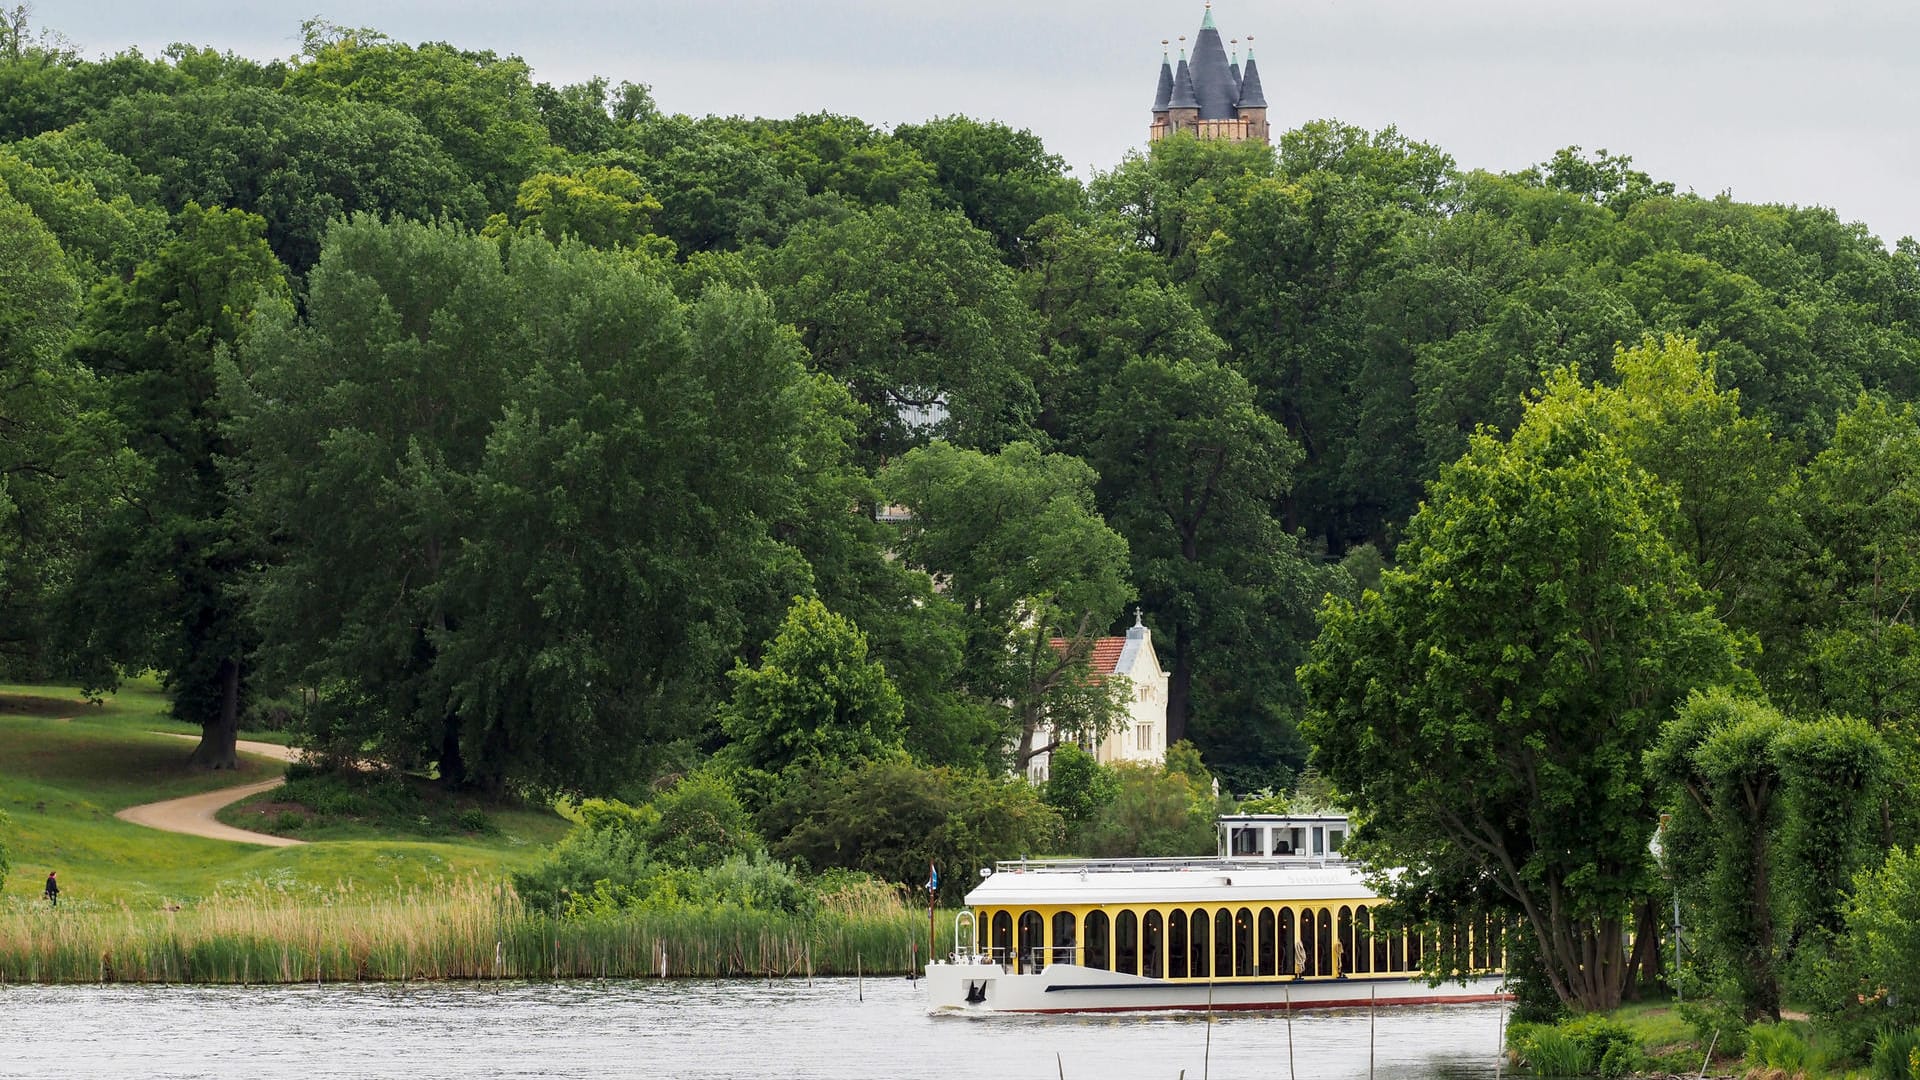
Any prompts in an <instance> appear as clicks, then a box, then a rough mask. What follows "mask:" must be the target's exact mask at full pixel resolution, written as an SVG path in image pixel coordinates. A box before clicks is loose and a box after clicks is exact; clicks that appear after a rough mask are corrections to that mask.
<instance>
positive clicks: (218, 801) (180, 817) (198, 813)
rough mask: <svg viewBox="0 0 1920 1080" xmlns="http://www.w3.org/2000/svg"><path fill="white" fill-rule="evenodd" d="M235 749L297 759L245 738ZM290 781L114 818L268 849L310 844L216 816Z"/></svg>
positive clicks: (130, 810)
mask: <svg viewBox="0 0 1920 1080" xmlns="http://www.w3.org/2000/svg"><path fill="white" fill-rule="evenodd" d="M167 734H170V733H167ZM174 737H175V738H180V739H194V738H198V736H196V735H176V736H174ZM234 747H235V749H237V750H239V751H240V752H241V753H243V754H254V755H257V756H259V757H265V758H272V759H274V760H275V761H292V760H294V759H295V757H296V756H297V754H296V752H295V751H294V750H292V749H291V748H289V747H285V746H276V745H274V744H273V743H263V742H254V741H253V740H251V739H242V740H240V741H239V742H237V743H235V744H234ZM286 782H287V778H286V777H284V776H276V777H274V778H273V779H271V780H261V781H259V782H257V783H252V784H241V785H240V786H239V787H230V788H221V789H219V790H218V791H207V792H202V793H201V794H199V795H188V796H186V797H185V798H181V799H166V800H164V801H162V802H152V803H143V804H141V805H139V806H129V807H127V808H126V809H125V810H122V811H120V812H119V813H117V814H115V815H113V816H114V817H117V818H119V819H120V820H122V821H131V822H133V823H134V824H135V825H145V826H146V827H147V828H149V829H159V830H160V831H161V832H171V833H185V834H186V835H188V836H204V837H206V838H207V839H209V840H231V841H233V842H235V843H238V844H261V845H264V846H266V847H293V846H295V845H298V844H304V843H306V841H305V840H295V839H292V838H291V837H286V836H269V835H267V834H266V833H257V832H250V831H248V830H246V829H236V828H234V827H233V826H231V825H223V824H221V823H220V822H219V821H217V820H215V818H214V815H215V814H216V813H219V811H220V809H221V808H222V807H224V806H228V805H230V804H232V803H237V802H239V801H240V800H241V799H244V798H246V797H247V796H249V795H257V794H259V793H260V792H262V791H272V790H273V789H274V788H277V787H279V786H280V785H281V784H284V783H286Z"/></svg>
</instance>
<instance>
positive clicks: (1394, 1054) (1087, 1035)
mask: <svg viewBox="0 0 1920 1080" xmlns="http://www.w3.org/2000/svg"><path fill="white" fill-rule="evenodd" d="M862 993H864V996H865V1000H861V995H862ZM1374 1023H1375V1024H1376V1025H1377V1027H1376V1031H1375V1034H1374V1036H1373V1050H1374V1057H1375V1061H1374V1073H1373V1075H1374V1076H1376V1077H1378V1078H1379V1080H1440V1078H1445V1080H1480V1078H1483V1077H1492V1076H1494V1075H1495V1070H1494V1064H1495V1060H1496V1051H1497V1049H1498V1046H1499V1028H1500V1023H1501V1012H1500V1007H1499V1006H1496V1005H1452V1006H1433V1007H1421V1008H1397V1009H1382V1010H1380V1011H1379V1012H1378V1013H1377V1014H1376V1015H1375V1017H1374ZM1288 1034H1289V1031H1288V1023H1287V1020H1286V1018H1285V1017H1283V1016H1268V1015H1250V1014H1245V1013H1234V1014H1223V1015H1220V1016H1217V1017H1215V1018H1214V1020H1213V1022H1212V1023H1211V1024H1209V1023H1208V1022H1207V1020H1206V1018H1205V1017H1204V1016H1194V1015H1190V1014H1166V1015H1145V1016H1141V1015H1135V1016H1122V1017H1115V1016H1111V1015H1107V1016H1091V1015H1090V1016H1085V1017H1070V1016H1069V1017H1060V1016H1049V1017H1016V1016H996V1017H960V1016H928V1015H927V1014H926V1011H925V1001H924V997H923V994H922V991H921V988H920V987H919V986H918V985H917V984H914V983H910V982H908V981H907V980H905V979H897V978H890V979H867V980H865V981H864V983H856V981H855V980H853V979H819V980H816V981H815V982H814V983H813V984H812V985H811V986H809V985H808V984H807V983H806V982H805V981H804V980H801V981H776V982H774V983H773V984H772V985H771V986H769V985H768V984H767V983H766V982H764V981H762V982H751V981H670V982H659V981H637V982H624V981H623V982H574V983H504V984H502V983H437V984H419V983H416V984H412V985H396V984H387V985H374V986H349V985H340V986H319V987H315V986H292V987H286V986H282V987H251V988H240V987H147V986H62V987H43V986H8V987H0V1077H36V1078H38V1077H48V1076H62V1077H95V1076H105V1077H111V1076H140V1077H161V1078H175V1077H180V1078H184V1077H233V1078H236V1080H237V1078H243V1077H244V1078H248V1080H254V1078H259V1080H320V1078H331V1077H406V1078H409V1080H413V1078H428V1077H449V1078H454V1077H460V1078H464V1077H558V1076H632V1077H660V1078H672V1080H707V1078H714V1080H720V1078H734V1077H772V1078H780V1080H865V1078H872V1080H893V1078H913V1080H922V1078H927V1080H935V1078H937V1080H962V1078H975V1077H977V1078H980V1080H1000V1078H1022V1077H1031V1078H1034V1080H1058V1078H1059V1077H1060V1076H1061V1075H1063V1074H1064V1075H1065V1076H1066V1077H1067V1078H1068V1080H1083V1078H1084V1080H1134V1078H1146V1077H1152V1078H1156V1080H1176V1078H1177V1077H1179V1076H1180V1074H1181V1073H1182V1072H1183V1071H1184V1072H1185V1074H1186V1076H1187V1077H1188V1078H1190V1080H1200V1078H1201V1077H1209V1078H1245V1080H1272V1078H1279V1080H1286V1078H1287V1076H1288V1065H1287V1046H1288ZM1291 1034H1292V1041H1293V1052H1294V1069H1293V1075H1295V1076H1297V1077H1300V1078H1302V1080H1308V1078H1311V1080H1339V1078H1346V1077H1354V1078H1364V1077H1366V1076H1367V1075H1368V1071H1367V1070H1368V1047H1369V1034H1368V1016H1367V1012H1366V1010H1358V1011H1339V1012H1321V1013H1303V1014H1300V1015H1298V1016H1296V1017H1295V1018H1294V1020H1293V1023H1292V1032H1291ZM1056 1055H1058V1057H1057V1059H1056Z"/></svg>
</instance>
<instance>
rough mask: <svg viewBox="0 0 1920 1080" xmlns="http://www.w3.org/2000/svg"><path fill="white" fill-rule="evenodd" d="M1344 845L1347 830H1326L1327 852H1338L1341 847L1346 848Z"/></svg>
mask: <svg viewBox="0 0 1920 1080" xmlns="http://www.w3.org/2000/svg"><path fill="white" fill-rule="evenodd" d="M1346 843H1347V830H1345V829H1332V828H1330V829H1328V830H1327V850H1328V851H1339V850H1340V849H1341V848H1342V847H1344V846H1346Z"/></svg>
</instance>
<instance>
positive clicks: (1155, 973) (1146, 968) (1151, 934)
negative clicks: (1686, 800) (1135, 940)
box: [1140, 911, 1167, 979]
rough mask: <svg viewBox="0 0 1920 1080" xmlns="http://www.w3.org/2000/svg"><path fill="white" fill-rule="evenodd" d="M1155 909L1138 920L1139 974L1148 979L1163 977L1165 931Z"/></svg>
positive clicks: (1165, 943) (1165, 971)
mask: <svg viewBox="0 0 1920 1080" xmlns="http://www.w3.org/2000/svg"><path fill="white" fill-rule="evenodd" d="M1162 923H1163V920H1162V918H1161V915H1160V913H1159V912H1157V911H1149V912H1147V917H1146V918H1144V919H1142V920H1140V974H1142V975H1145V976H1146V977H1147V978H1149V979H1164V978H1166V975H1167V970H1166V963H1165V957H1166V945H1167V931H1166V927H1165V926H1164V925H1162Z"/></svg>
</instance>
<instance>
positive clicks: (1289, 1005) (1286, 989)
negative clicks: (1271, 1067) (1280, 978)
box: [1280, 983, 1294, 1080]
mask: <svg viewBox="0 0 1920 1080" xmlns="http://www.w3.org/2000/svg"><path fill="white" fill-rule="evenodd" d="M1280 989H1281V990H1282V991H1284V992H1285V993H1286V995H1287V1080H1294V1076H1293V987H1292V986H1291V985H1289V984H1287V983H1281V984H1280Z"/></svg>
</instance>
